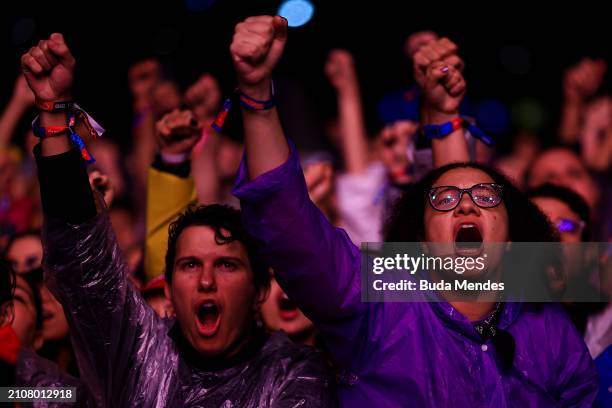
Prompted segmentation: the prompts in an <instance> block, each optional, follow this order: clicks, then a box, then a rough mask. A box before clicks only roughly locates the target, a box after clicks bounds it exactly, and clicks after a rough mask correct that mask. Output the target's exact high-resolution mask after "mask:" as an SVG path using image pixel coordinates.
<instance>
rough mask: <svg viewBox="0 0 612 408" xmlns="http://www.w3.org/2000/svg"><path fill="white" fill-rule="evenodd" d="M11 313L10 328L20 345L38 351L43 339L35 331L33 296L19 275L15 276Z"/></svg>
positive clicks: (30, 289) (40, 334)
mask: <svg viewBox="0 0 612 408" xmlns="http://www.w3.org/2000/svg"><path fill="white" fill-rule="evenodd" d="M13 313H14V318H13V322H12V326H13V330H15V333H16V334H17V337H18V338H19V341H20V342H21V345H22V346H24V347H27V348H31V349H34V350H37V349H39V348H40V347H41V346H42V343H43V337H42V333H41V332H40V331H39V330H37V329H36V317H37V316H36V306H35V303H34V294H33V293H32V288H31V287H30V285H28V283H27V282H26V280H25V279H24V278H23V277H22V276H20V275H17V281H16V287H15V295H14V297H13Z"/></svg>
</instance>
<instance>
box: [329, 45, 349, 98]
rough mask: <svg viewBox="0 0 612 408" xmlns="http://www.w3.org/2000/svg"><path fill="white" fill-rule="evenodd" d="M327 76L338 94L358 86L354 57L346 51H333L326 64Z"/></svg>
mask: <svg viewBox="0 0 612 408" xmlns="http://www.w3.org/2000/svg"><path fill="white" fill-rule="evenodd" d="M325 74H326V75H327V78H329V82H331V84H332V86H333V87H334V88H336V90H337V91H338V92H342V91H346V90H348V89H349V88H351V87H355V86H357V73H356V72H355V64H354V63H353V56H352V55H351V53H350V52H348V51H346V50H333V51H332V52H330V53H329V57H328V58H327V62H326V63H325Z"/></svg>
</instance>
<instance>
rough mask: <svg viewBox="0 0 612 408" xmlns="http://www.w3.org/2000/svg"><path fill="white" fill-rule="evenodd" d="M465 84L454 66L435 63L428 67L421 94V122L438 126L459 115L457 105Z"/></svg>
mask: <svg viewBox="0 0 612 408" xmlns="http://www.w3.org/2000/svg"><path fill="white" fill-rule="evenodd" d="M465 90H466V84H465V79H463V75H462V74H461V71H459V70H458V69H456V68H455V67H454V66H451V65H446V64H445V63H444V62H442V61H437V62H434V63H432V64H431V65H429V67H428V69H427V74H426V76H425V81H424V83H423V85H422V88H421V91H422V92H423V100H424V106H423V112H424V118H423V120H424V121H425V122H427V123H432V124H440V123H445V122H447V121H448V120H450V119H452V118H453V117H456V116H457V115H458V114H459V105H460V104H461V101H462V100H463V96H464V95H465Z"/></svg>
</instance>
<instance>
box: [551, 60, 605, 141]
mask: <svg viewBox="0 0 612 408" xmlns="http://www.w3.org/2000/svg"><path fill="white" fill-rule="evenodd" d="M606 71H607V65H606V63H605V61H603V60H593V59H591V58H584V59H583V60H582V61H580V62H579V63H578V64H576V65H574V66H572V67H570V68H569V69H568V70H567V71H565V74H564V75H563V107H562V109H561V123H560V125H559V138H560V140H561V142H562V143H576V142H578V141H579V140H578V139H579V136H580V133H581V129H582V125H583V119H584V114H585V110H586V105H587V103H588V102H589V100H590V99H591V98H592V97H593V95H594V94H595V92H597V89H599V87H600V86H601V83H602V81H603V77H604V75H605V73H606Z"/></svg>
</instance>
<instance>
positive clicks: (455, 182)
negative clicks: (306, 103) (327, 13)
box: [0, 16, 612, 407]
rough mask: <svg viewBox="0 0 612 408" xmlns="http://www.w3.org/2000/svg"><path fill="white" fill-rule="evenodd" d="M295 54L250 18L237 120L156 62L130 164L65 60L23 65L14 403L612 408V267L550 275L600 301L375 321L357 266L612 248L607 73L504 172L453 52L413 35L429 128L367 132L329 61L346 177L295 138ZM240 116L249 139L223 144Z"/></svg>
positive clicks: (9, 339)
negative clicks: (414, 256)
mask: <svg viewBox="0 0 612 408" xmlns="http://www.w3.org/2000/svg"><path fill="white" fill-rule="evenodd" d="M287 40H288V32H287V22H286V20H284V19H283V18H282V17H278V16H275V17H272V16H258V17H250V18H247V19H246V20H245V21H243V22H241V23H239V24H238V25H237V26H236V27H235V32H234V36H233V38H232V39H231V40H230V39H227V41H228V43H230V42H231V45H230V47H229V50H230V54H231V57H232V61H233V64H234V69H235V75H236V77H237V84H238V88H237V90H236V91H235V92H234V93H233V94H232V95H231V97H230V98H229V99H227V100H226V101H225V102H224V101H223V100H222V99H223V98H222V92H221V91H220V89H219V86H218V84H217V80H216V79H215V78H214V77H213V76H211V75H210V74H203V75H202V76H201V77H200V78H199V79H198V80H197V81H196V82H195V83H194V84H192V85H191V86H190V87H189V88H188V89H187V90H186V91H184V92H183V91H182V90H181V89H179V87H178V86H177V84H176V82H175V81H173V80H172V79H169V78H168V77H167V76H166V75H164V72H163V67H162V66H161V64H160V63H159V62H158V61H157V60H155V59H154V58H148V59H144V60H141V61H139V62H137V63H135V64H134V65H132V66H131V68H130V70H129V73H128V78H129V84H130V91H131V93H132V96H133V107H134V111H133V128H132V129H133V140H134V142H133V149H132V152H131V153H130V154H129V155H128V156H124V155H122V154H121V153H120V149H119V148H118V146H117V145H115V144H114V143H113V142H112V140H110V139H105V138H104V137H102V136H103V133H104V129H103V127H102V126H103V124H98V123H97V122H96V120H95V116H96V112H86V111H84V110H83V109H82V107H81V106H79V105H78V101H75V100H73V91H74V89H76V87H78V86H79V84H78V83H75V82H74V71H75V60H77V59H78V57H79V56H78V55H73V54H72V52H71V50H70V48H69V41H67V40H66V39H64V37H63V36H62V35H61V34H59V33H54V34H52V35H51V36H50V37H49V38H47V39H44V40H41V41H40V42H39V43H38V44H36V45H34V46H33V47H32V48H31V49H30V50H29V51H28V52H27V53H25V54H24V55H23V56H22V58H21V64H22V71H23V72H22V74H21V75H20V76H19V77H18V79H17V80H16V82H15V86H14V91H13V95H12V98H11V99H10V101H9V103H8V104H7V106H6V107H5V108H4V111H3V113H2V116H1V117H0V193H1V203H0V223H1V231H0V232H1V235H0V249H2V253H3V260H2V263H1V264H0V271H1V276H0V279H1V282H0V296H1V297H0V304H1V307H0V312H1V315H0V346H1V347H0V365H1V369H0V372H1V374H0V376H1V378H2V381H1V382H0V385H1V386H11V387H75V389H76V403H75V404H77V406H92V407H94V406H95V407H118V406H138V407H140V406H172V407H332V406H344V407H362V406H363V407H366V406H372V407H397V406H419V407H420V406H427V407H450V406H453V407H515V406H527V407H548V406H551V407H552V406H564V407H590V406H594V405H595V406H602V407H603V406H612V393H611V392H610V390H611V389H612V388H611V387H612V382H611V381H612V375H611V374H610V373H611V372H612V347H611V345H612V306H610V304H609V303H607V302H606V301H605V300H606V299H607V298H608V297H609V296H610V295H612V272H611V271H610V269H609V257H610V253H609V252H608V253H603V254H601V257H600V259H598V260H597V262H599V263H601V265H602V267H601V268H599V269H598V270H600V271H604V273H602V274H601V275H599V276H597V277H596V278H594V277H593V276H585V275H584V274H578V275H569V276H568V275H563V276H552V277H550V281H551V285H553V286H554V287H555V288H564V287H567V286H572V285H574V286H575V285H583V286H588V285H591V284H593V286H594V287H595V288H596V290H597V292H598V293H597V294H598V296H599V298H600V299H601V300H602V301H600V302H590V303H584V302H583V303H580V302H564V303H554V304H553V303H528V302H520V301H516V302H496V301H473V300H469V299H466V300H461V301H457V300H449V301H440V302H430V303H426V302H363V301H362V285H361V283H362V282H361V279H362V275H361V266H362V254H361V253H360V249H359V247H360V244H361V243H365V242H383V241H386V242H439V243H444V242H446V243H452V242H460V241H461V242H463V241H478V242H481V243H488V242H557V241H560V242H567V243H580V242H590V241H596V242H608V241H610V240H611V238H612V236H611V234H610V232H611V230H612V228H611V227H612V212H611V211H612V205H611V203H612V201H611V200H612V179H611V178H610V171H611V166H610V164H611V161H612V99H611V97H612V96H605V95H603V96H602V95H601V93H600V92H598V91H599V88H600V86H601V84H602V82H603V80H604V77H605V75H606V73H607V64H606V62H605V61H603V60H594V59H584V60H582V61H581V62H580V63H579V64H578V65H576V66H573V67H570V68H568V70H567V72H566V74H565V77H564V82H563V91H564V103H563V110H562V112H561V118H562V119H561V123H560V124H559V131H558V138H557V141H556V143H555V144H554V145H551V146H547V147H542V145H541V143H539V141H538V140H537V138H535V137H534V136H533V135H529V134H518V135H517V136H516V137H515V138H514V139H513V143H514V144H513V149H512V152H511V153H510V154H508V155H505V156H500V155H499V154H496V152H495V148H494V146H493V140H492V138H491V137H490V136H489V135H487V134H486V133H485V132H483V131H482V130H481V129H480V128H479V127H478V123H475V121H474V120H473V118H469V117H466V116H463V115H462V102H464V97H465V94H466V89H467V84H466V81H465V79H464V76H463V69H464V62H463V60H462V58H461V57H460V49H459V48H458V46H457V44H455V43H454V42H452V41H451V40H449V39H448V38H443V37H442V38H441V37H439V36H438V35H437V34H436V33H434V32H430V31H423V32H417V33H414V34H412V35H411V36H410V37H409V38H408V39H407V40H406V47H405V48H406V50H405V51H406V54H407V57H408V58H409V59H410V61H411V64H412V66H413V76H414V78H413V79H414V83H415V85H414V87H413V88H412V89H410V90H409V95H410V98H412V105H411V106H413V108H414V112H412V113H410V112H407V113H406V114H405V115H403V116H402V115H399V117H398V115H395V114H392V112H390V108H389V109H386V110H385V109H384V107H385V106H386V105H385V104H381V105H380V106H382V112H381V116H383V117H386V118H387V119H385V120H384V122H385V124H384V125H383V126H382V127H381V128H380V129H379V131H378V132H377V134H376V135H372V137H370V136H369V135H368V131H367V129H366V125H365V119H364V112H363V106H362V99H361V95H360V87H359V81H358V76H357V72H356V69H355V66H354V62H353V58H352V56H351V54H350V53H349V52H348V51H346V50H334V51H332V52H331V53H330V55H329V57H328V61H327V63H326V65H325V67H324V70H325V74H326V76H327V77H328V79H329V82H330V84H331V86H332V87H333V89H334V90H335V94H336V98H337V100H336V103H337V108H338V109H337V112H338V117H337V120H336V121H335V126H334V127H333V131H332V132H331V133H332V135H331V136H330V142H331V143H332V144H333V145H334V146H335V148H336V149H337V151H338V152H339V156H340V157H339V158H335V157H334V156H333V154H331V153H329V152H322V151H320V152H314V153H313V152H301V151H300V146H297V145H296V144H295V143H294V142H293V141H292V139H291V134H286V133H285V132H284V130H283V126H282V124H281V121H280V119H279V114H278V112H277V106H276V103H277V95H276V92H277V91H276V90H275V87H274V84H273V80H272V78H273V75H274V69H275V67H276V66H277V64H278V62H279V60H281V58H282V55H283V52H284V49H285V46H286V45H287V47H290V46H291V45H290V44H291V43H290V41H289V42H288V41H287ZM281 91H282V90H281ZM404 99H407V97H406V95H404ZM230 105H231V106H230ZM402 106H403V105H402ZM32 108H35V109H36V112H37V113H36V118H35V119H34V121H33V122H32V130H31V131H30V132H29V133H28V135H27V136H26V137H25V142H24V146H17V145H16V144H15V143H14V140H15V139H16V135H15V132H16V128H17V123H18V122H19V120H20V119H21V117H22V116H24V115H25V114H27V113H28V112H29V111H30V110H31V109H32ZM279 108H280V109H281V110H282V106H279ZM415 112H416V113H415ZM237 116H241V129H242V135H241V137H240V138H236V137H231V136H229V135H226V134H225V133H224V125H226V124H227V123H226V122H227V121H228V120H237V119H240V118H237ZM101 125H102V126H101ZM338 159H339V160H338ZM338 162H340V163H341V165H337V163H338ZM608 248H609V247H608ZM606 267H607V268H608V269H606ZM606 272H607V273H606ZM594 280H597V284H596V285H595V284H594V283H593V281H594ZM39 404H42V405H41V406H63V405H62V404H64V403H62V402H57V401H45V402H39ZM66 404H67V403H66Z"/></svg>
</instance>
